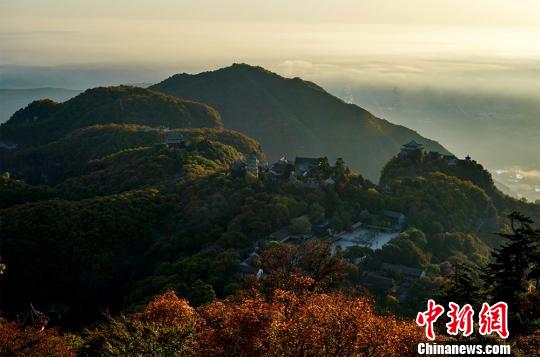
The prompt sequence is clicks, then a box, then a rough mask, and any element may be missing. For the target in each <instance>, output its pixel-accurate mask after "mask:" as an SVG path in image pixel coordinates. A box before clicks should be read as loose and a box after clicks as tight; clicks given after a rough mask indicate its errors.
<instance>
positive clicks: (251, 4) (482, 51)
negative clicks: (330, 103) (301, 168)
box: [0, 0, 540, 93]
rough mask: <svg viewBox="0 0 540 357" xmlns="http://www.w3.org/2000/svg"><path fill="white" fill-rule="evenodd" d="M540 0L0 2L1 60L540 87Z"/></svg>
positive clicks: (484, 86) (522, 88) (322, 78)
mask: <svg viewBox="0 0 540 357" xmlns="http://www.w3.org/2000/svg"><path fill="white" fill-rule="evenodd" d="M539 14H540V0H519V1H516V0H447V1H442V0H401V1H400V0H377V1H372V0H332V1H330V0H272V1H259V0H192V1H186V0H153V1H142V0H93V1H74V0H0V64H16V65H27V66H50V65H61V64H85V63H94V64H111V63H117V64H128V63H129V64H144V65H145V66H147V68H148V66H151V67H154V68H165V69H166V70H167V71H169V70H170V71H171V72H176V71H188V72H197V71H201V70H207V69H214V68H216V67H223V66H226V65H229V64H231V63H232V62H247V63H251V64H258V65H263V66H266V67H268V68H270V69H272V70H275V71H278V72H279V73H281V74H285V75H300V76H304V77H307V78H308V79H311V80H316V81H323V82H324V81H330V80H342V79H346V80H349V81H351V80H353V81H354V80H359V81H377V82H381V83H394V82H396V83H401V84H403V83H404V82H407V83H410V84H419V85H429V84H430V83H433V82H434V81H436V82H437V85H438V86H448V87H456V88H462V87H463V86H464V83H463V82H464V81H467V84H466V86H468V87H478V88H481V89H485V90H497V87H498V86H501V85H502V86H504V87H505V88H506V89H508V90H510V91H518V92H519V91H521V92H524V93H533V92H534V93H537V92H539V91H540V84H539V83H538V82H539V81H537V80H536V79H537V78H538V75H539V74H540V16H539Z"/></svg>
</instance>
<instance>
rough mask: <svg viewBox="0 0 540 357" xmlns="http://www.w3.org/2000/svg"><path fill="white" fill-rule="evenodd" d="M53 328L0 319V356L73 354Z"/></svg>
mask: <svg viewBox="0 0 540 357" xmlns="http://www.w3.org/2000/svg"><path fill="white" fill-rule="evenodd" d="M74 355H75V353H74V352H73V351H70V349H69V346H68V344H67V343H66V341H65V339H64V338H63V337H62V336H61V335H60V334H59V333H58V331H57V330H55V329H45V330H40V329H36V328H34V327H21V326H20V325H19V324H18V323H16V322H6V321H3V320H0V356H74Z"/></svg>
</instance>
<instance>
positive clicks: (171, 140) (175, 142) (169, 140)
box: [165, 131, 184, 149]
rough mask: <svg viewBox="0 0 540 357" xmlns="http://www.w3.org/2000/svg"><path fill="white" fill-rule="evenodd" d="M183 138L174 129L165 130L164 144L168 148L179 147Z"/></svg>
mask: <svg viewBox="0 0 540 357" xmlns="http://www.w3.org/2000/svg"><path fill="white" fill-rule="evenodd" d="M183 142H184V138H183V137H182V134H180V133H179V132H176V131H167V132H166V133H165V144H167V146H168V147H169V148H170V149H180V148H181V147H182V146H183Z"/></svg>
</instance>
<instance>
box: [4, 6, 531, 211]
mask: <svg viewBox="0 0 540 357" xmlns="http://www.w3.org/2000/svg"><path fill="white" fill-rule="evenodd" d="M164 8H167V9H168V11H163V9H164ZM538 13H540V3H538V2H531V1H528V2H526V6H525V5H523V4H522V3H519V4H518V3H517V2H513V1H507V0H496V1H487V0H479V1H475V2H473V3H471V2H469V1H463V0H458V1H454V2H452V3H451V4H444V6H442V5H441V4H440V2H434V1H428V0H412V1H406V2H405V1H401V2H396V1H386V0H383V1H379V2H377V3H376V4H374V3H373V2H370V1H352V0H341V1H334V2H327V1H320V0H316V1H295V2H294V3H292V4H291V2H286V1H282V0H279V1H274V2H272V4H271V6H270V4H263V3H260V2H256V3H255V2H252V1H240V0H234V1H228V2H227V4H226V5H225V3H223V4H219V5H215V2H212V1H207V0H203V1H198V2H196V3H195V2H192V1H166V0H160V1H154V2H146V4H144V5H143V4H141V5H140V6H137V7H134V6H130V2H128V1H115V2H114V3H113V4H110V2H109V3H107V2H105V1H96V2H92V3H84V4H74V3H73V2H71V1H62V0H59V1H52V2H47V3H46V4H45V3H44V2H41V1H35V0H34V1H32V0H24V1H17V2H8V1H0V102H1V103H2V106H1V107H2V108H0V109H1V110H0V122H5V121H6V120H7V119H9V117H10V116H11V114H13V112H14V111H15V110H17V109H19V108H21V107H24V106H25V105H27V104H28V103H29V102H31V101H32V100H34V99H38V98H40V97H42V96H47V97H52V99H55V100H58V101H62V100H66V99H68V98H70V97H72V96H74V95H76V94H77V93H79V91H82V90H85V89H87V88H90V87H95V86H99V85H113V84H119V83H126V84H135V85H140V86H147V85H149V84H153V83H157V82H159V81H161V80H163V79H165V78H166V77H168V76H170V75H172V74H175V73H181V72H188V73H198V72H201V71H206V70H213V69H217V68H220V67H225V66H228V65H230V64H231V63H234V62H245V63H249V64H252V65H261V66H264V67H265V68H268V69H270V70H272V71H275V72H277V73H279V74H281V75H284V76H286V77H295V76H299V77H301V78H303V79H306V80H310V81H313V82H315V83H317V84H318V85H320V86H322V87H323V88H325V89H326V90H327V91H329V92H330V93H332V94H334V95H336V96H338V97H339V98H341V99H343V100H344V101H347V102H351V103H355V104H358V105H359V106H361V107H363V108H365V109H367V110H369V111H370V112H372V113H373V114H374V115H376V116H378V117H381V118H384V119H387V120H388V121H390V122H393V123H396V124H402V125H404V126H407V127H409V128H411V129H414V130H416V131H417V132H419V133H420V134H422V135H423V136H425V137H427V138H430V139H434V140H437V141H438V142H439V143H441V144H442V145H443V146H444V147H446V148H447V149H448V150H450V151H451V152H453V153H455V154H456V155H458V156H460V157H464V156H466V155H467V154H469V155H471V156H472V157H473V158H474V159H476V160H477V161H478V162H480V163H482V164H483V165H484V166H486V167H487V168H488V169H489V170H490V171H491V173H492V174H493V177H494V179H495V180H496V181H497V182H498V183H499V184H500V185H499V187H502V188H503V189H507V190H508V191H511V192H512V194H513V195H515V196H524V197H526V198H528V199H529V200H532V201H534V200H536V199H540V155H539V153H540V117H539V113H540V104H539V103H540V81H539V80H538V79H539V78H540V41H538V38H540V19H539V18H538V16H537V14H538ZM51 88H54V89H51ZM23 89H24V90H23ZM38 89H39V90H38Z"/></svg>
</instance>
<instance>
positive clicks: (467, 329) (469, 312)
mask: <svg viewBox="0 0 540 357" xmlns="http://www.w3.org/2000/svg"><path fill="white" fill-rule="evenodd" d="M448 306H449V307H450V310H449V311H448V313H447V314H446V315H447V316H448V317H449V318H450V322H448V323H447V324H446V332H447V333H448V334H449V335H453V336H455V335H457V334H458V333H459V332H462V333H463V336H470V335H471V334H472V333H473V329H474V320H473V317H474V310H473V308H472V306H471V305H469V304H465V305H464V306H463V307H462V308H460V306H459V305H458V304H456V303H453V302H451V303H449V304H448ZM427 307H428V308H427V310H426V311H424V312H419V313H418V315H417V316H416V323H417V324H418V326H425V331H426V337H427V338H428V339H429V340H431V341H433V340H434V339H435V330H434V328H433V325H434V324H435V322H436V321H437V319H438V318H439V317H441V315H442V314H443V313H444V311H445V310H444V307H442V306H441V305H437V304H436V303H435V301H434V300H432V299H429V300H428V306H427ZM478 325H479V332H480V334H481V335H490V334H492V333H494V332H496V333H498V334H499V336H501V337H502V338H508V336H509V335H510V333H509V332H508V305H507V304H506V303H505V302H502V301H500V302H498V303H496V304H494V305H492V306H490V305H489V304H488V303H483V304H482V310H481V311H480V313H479V314H478Z"/></svg>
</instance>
